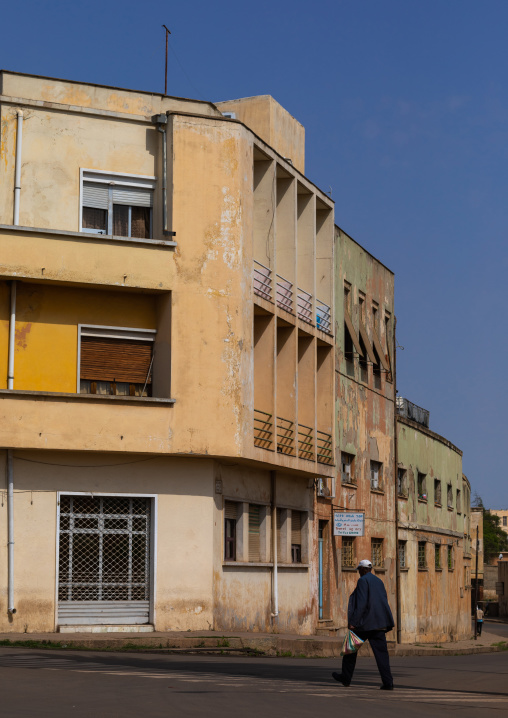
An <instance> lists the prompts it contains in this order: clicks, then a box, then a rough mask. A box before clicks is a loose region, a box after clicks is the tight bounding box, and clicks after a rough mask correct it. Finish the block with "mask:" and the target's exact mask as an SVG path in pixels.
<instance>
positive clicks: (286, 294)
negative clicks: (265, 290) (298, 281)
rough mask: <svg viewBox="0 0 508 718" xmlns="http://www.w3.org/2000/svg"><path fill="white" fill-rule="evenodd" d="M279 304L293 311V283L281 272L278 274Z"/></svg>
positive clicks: (277, 290)
mask: <svg viewBox="0 0 508 718" xmlns="http://www.w3.org/2000/svg"><path fill="white" fill-rule="evenodd" d="M276 287H277V288H276V295H277V306H278V307H280V308H281V309H285V310H286V312H291V313H293V284H292V282H290V281H289V280H287V279H284V277H281V276H280V274H278V275H277V285H276Z"/></svg>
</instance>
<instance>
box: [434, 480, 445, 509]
mask: <svg viewBox="0 0 508 718" xmlns="http://www.w3.org/2000/svg"><path fill="white" fill-rule="evenodd" d="M437 489H439V492H438V491H437ZM438 493H439V499H438ZM442 505H443V486H442V482H441V479H434V506H439V507H441V506H442Z"/></svg>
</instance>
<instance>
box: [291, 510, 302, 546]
mask: <svg viewBox="0 0 508 718" xmlns="http://www.w3.org/2000/svg"><path fill="white" fill-rule="evenodd" d="M291 545H297V546H301V545H302V512H301V511H291Z"/></svg>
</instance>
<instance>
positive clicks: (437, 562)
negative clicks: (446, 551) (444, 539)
mask: <svg viewBox="0 0 508 718" xmlns="http://www.w3.org/2000/svg"><path fill="white" fill-rule="evenodd" d="M434 568H435V569H436V571H441V568H442V566H441V544H439V543H437V544H435V545H434Z"/></svg>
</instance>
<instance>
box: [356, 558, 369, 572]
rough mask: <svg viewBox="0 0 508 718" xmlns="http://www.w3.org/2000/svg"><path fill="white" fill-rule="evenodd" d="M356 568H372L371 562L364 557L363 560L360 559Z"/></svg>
mask: <svg viewBox="0 0 508 718" xmlns="http://www.w3.org/2000/svg"><path fill="white" fill-rule="evenodd" d="M356 568H357V569H359V568H372V563H371V562H370V561H369V560H368V559H366V558H364V559H363V561H360V563H359V564H358V566H357V567H356Z"/></svg>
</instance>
